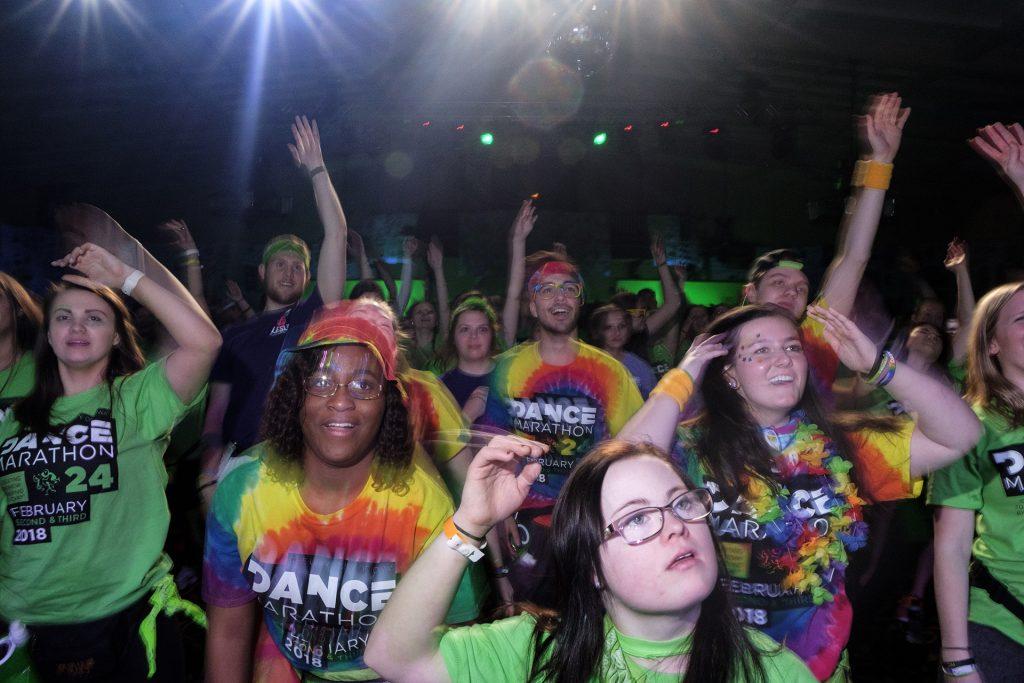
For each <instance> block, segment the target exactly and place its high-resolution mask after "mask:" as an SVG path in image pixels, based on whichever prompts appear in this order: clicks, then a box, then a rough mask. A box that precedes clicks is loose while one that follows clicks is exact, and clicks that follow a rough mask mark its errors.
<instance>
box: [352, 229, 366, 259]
mask: <svg viewBox="0 0 1024 683" xmlns="http://www.w3.org/2000/svg"><path fill="white" fill-rule="evenodd" d="M348 247H349V249H351V250H352V252H353V253H355V254H356V256H363V255H365V254H366V245H365V244H364V243H363V236H362V235H360V234H359V233H358V232H356V231H355V230H353V229H352V228H349V229H348Z"/></svg>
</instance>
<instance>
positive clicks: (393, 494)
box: [203, 298, 461, 681]
mask: <svg viewBox="0 0 1024 683" xmlns="http://www.w3.org/2000/svg"><path fill="white" fill-rule="evenodd" d="M392 325H393V318H392V314H391V312H390V309H388V308H387V306H386V305H385V304H382V303H380V302H376V301H372V300H369V299H365V298H364V299H359V300H355V301H353V300H348V301H342V302H340V303H338V304H337V305H333V306H329V307H327V308H325V309H323V310H322V311H321V312H320V313H319V314H318V315H317V317H316V318H315V319H314V320H313V322H312V323H310V325H309V327H308V328H307V330H306V332H305V333H304V335H303V337H302V338H301V339H300V341H299V344H298V345H297V346H296V347H295V348H294V349H293V351H294V353H293V358H292V360H291V361H290V362H289V364H288V365H287V367H286V369H285V371H284V372H283V373H282V374H281V376H280V377H279V378H278V380H277V383H276V384H275V386H274V388H273V390H272V391H271V393H270V396H269V397H268V399H267V408H266V411H265V413H264V416H263V427H262V432H263V436H264V438H265V439H266V440H265V441H264V442H262V443H260V444H257V445H256V446H254V447H253V448H252V449H250V453H249V454H248V455H250V456H253V459H252V461H251V462H248V463H246V464H244V465H242V466H240V467H239V468H238V469H236V470H235V471H233V472H232V473H231V474H229V475H228V476H227V477H226V478H225V479H224V481H222V482H221V484H220V486H218V488H217V493H216V494H215V495H214V499H213V507H212V509H211V511H210V516H209V520H208V522H207V534H206V551H205V562H204V576H205V581H204V586H203V596H204V598H205V599H206V601H207V604H208V606H209V619H210V630H209V634H208V636H207V648H206V666H207V676H208V679H209V680H215V681H250V680H256V681H294V680H296V677H300V678H303V679H305V677H306V676H308V675H309V674H312V675H314V676H317V677H321V678H328V679H334V680H337V679H340V678H344V679H346V680H349V679H351V680H365V679H372V678H375V674H374V673H373V672H372V671H370V670H369V669H367V668H366V665H365V664H364V663H363V649H364V648H365V645H366V640H367V638H368V637H369V634H370V631H371V629H372V628H373V625H374V623H375V622H376V621H377V617H378V615H379V614H380V611H381V609H383V606H384V603H385V602H387V600H388V598H389V597H390V595H391V591H392V590H394V587H395V583H396V582H397V581H398V580H399V578H400V577H401V575H402V574H403V573H404V572H405V571H406V569H407V568H408V567H409V565H410V564H411V563H412V561H413V559H414V558H415V557H416V556H417V555H419V553H420V552H421V551H422V549H423V548H424V547H425V546H426V545H427V544H428V543H430V541H431V540H433V538H434V537H435V536H436V535H437V534H438V533H440V531H441V527H442V526H443V524H444V521H445V519H447V518H448V517H449V516H450V515H451V513H452V501H451V497H450V496H449V494H448V492H447V490H446V489H445V488H444V485H443V484H442V483H441V481H440V478H439V477H438V475H437V472H436V470H435V469H434V467H433V466H432V465H431V464H430V462H429V459H428V458H427V457H426V455H425V454H424V453H423V452H422V450H421V449H420V448H419V447H418V446H416V445H415V444H414V442H413V437H412V430H411V428H410V426H409V416H408V412H407V410H406V407H405V404H404V396H405V393H406V390H405V388H404V387H403V385H402V383H401V381H400V379H399V377H398V374H397V365H398V347H397V344H396V341H395V334H394V330H393V327H392ZM458 609H461V606H460V607H459V608H458ZM456 611H457V608H453V613H454V612H456ZM261 613H262V615H261ZM257 619H259V620H260V621H261V622H262V624H261V625H260V626H259V627H258V629H257V627H256V621H257ZM257 630H258V636H257V640H256V642H254V639H253V635H254V634H256V633H257Z"/></svg>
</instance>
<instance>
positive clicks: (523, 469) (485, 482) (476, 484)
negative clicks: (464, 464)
mask: <svg viewBox="0 0 1024 683" xmlns="http://www.w3.org/2000/svg"><path fill="white" fill-rule="evenodd" d="M547 451H548V446H546V445H544V444H541V443H537V442H536V441H529V440H527V439H522V438H518V437H515V436H496V437H494V438H493V439H491V441H490V443H488V444H487V445H486V446H484V447H483V448H481V449H480V451H479V452H478V453H477V454H476V456H475V457H474V458H473V462H472V463H470V465H469V471H468V472H467V473H466V484H465V486H464V487H463V489H462V502H461V503H460V504H459V509H458V511H457V512H456V513H455V516H456V521H457V522H458V523H459V525H460V526H464V525H468V526H469V527H470V528H467V531H469V532H471V533H476V532H480V535H481V536H482V535H483V532H485V531H486V530H488V529H490V528H491V527H493V526H494V525H495V524H497V523H498V522H500V521H501V520H503V519H506V518H508V517H509V516H511V515H512V513H513V512H515V511H516V510H518V509H519V506H520V505H522V503H523V501H524V500H526V495H527V494H528V493H529V492H530V486H532V485H533V482H534V481H535V480H536V479H537V476H538V475H540V469H541V468H540V462H539V461H538V460H530V458H539V457H540V456H541V455H543V454H544V453H546V452H547Z"/></svg>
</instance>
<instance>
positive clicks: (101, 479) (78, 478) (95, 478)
mask: <svg viewBox="0 0 1024 683" xmlns="http://www.w3.org/2000/svg"><path fill="white" fill-rule="evenodd" d="M67 473H68V476H69V477H71V481H70V482H68V485H67V487H66V488H65V489H64V490H65V491H66V492H67V493H85V492H86V491H88V490H89V489H90V488H94V489H109V488H110V487H111V485H112V484H113V483H114V477H113V475H111V473H110V463H106V462H105V463H103V464H102V465H100V466H99V467H97V468H96V471H95V472H93V473H92V476H90V477H89V482H88V486H86V485H85V484H83V483H82V482H84V481H85V468H84V467H77V466H76V467H69V468H68V469H67Z"/></svg>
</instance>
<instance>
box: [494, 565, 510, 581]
mask: <svg viewBox="0 0 1024 683" xmlns="http://www.w3.org/2000/svg"><path fill="white" fill-rule="evenodd" d="M511 573H512V570H511V569H509V568H508V567H495V568H494V578H496V579H504V578H505V577H506V576H508V575H509V574H511Z"/></svg>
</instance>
